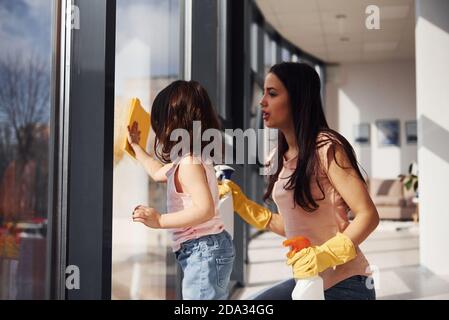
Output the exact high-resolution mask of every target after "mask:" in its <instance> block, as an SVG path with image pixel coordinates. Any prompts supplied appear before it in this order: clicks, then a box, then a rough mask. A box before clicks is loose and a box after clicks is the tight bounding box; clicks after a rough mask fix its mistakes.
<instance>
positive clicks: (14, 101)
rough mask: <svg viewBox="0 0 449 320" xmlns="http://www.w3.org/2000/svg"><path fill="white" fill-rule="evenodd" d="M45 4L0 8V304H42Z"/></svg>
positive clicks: (43, 0)
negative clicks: (23, 301)
mask: <svg viewBox="0 0 449 320" xmlns="http://www.w3.org/2000/svg"><path fill="white" fill-rule="evenodd" d="M51 8H52V1H51V0H14V1H11V0H7V1H0V43H1V44H2V45H1V46H0V299H44V298H45V284H46V279H45V270H46V267H47V265H46V262H47V255H48V254H49V253H48V252H46V251H47V249H46V247H47V244H46V243H47V233H46V230H47V217H48V211H49V210H48V209H49V208H48V200H47V199H48V165H49V162H48V153H49V136H50V132H49V131H50V129H49V119H50V92H51V90H50V89H51V88H50V70H51V69H50V68H51V63H50V61H51V47H52V46H51V34H52V30H51V25H52V23H51V22H52V21H51V20H52V14H51V12H52V10H51Z"/></svg>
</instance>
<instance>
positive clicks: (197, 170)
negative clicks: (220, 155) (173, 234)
mask: <svg viewBox="0 0 449 320" xmlns="http://www.w3.org/2000/svg"><path fill="white" fill-rule="evenodd" d="M193 160H194V159H193V158H192V157H186V158H184V159H183V160H182V161H181V163H180V165H179V167H178V172H177V176H178V181H179V184H180V186H181V188H182V192H183V193H186V194H189V195H190V196H191V197H192V206H191V207H189V208H186V209H184V210H181V211H178V212H174V213H170V214H164V215H162V216H161V217H160V220H159V223H160V227H161V228H163V229H172V228H182V227H189V226H194V225H198V224H200V223H203V222H206V221H207V220H210V219H212V218H213V217H214V216H215V204H214V200H213V199H212V195H211V192H210V189H209V184H208V183H207V178H206V172H205V171H204V168H203V166H202V165H201V164H199V163H198V164H197V163H194V162H193ZM175 181H176V175H175ZM179 191H181V190H179Z"/></svg>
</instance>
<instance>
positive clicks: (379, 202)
mask: <svg viewBox="0 0 449 320" xmlns="http://www.w3.org/2000/svg"><path fill="white" fill-rule="evenodd" d="M368 190H369V193H370V195H371V198H372V200H373V202H374V205H375V206H376V208H377V211H378V213H379V217H380V219H383V220H412V219H413V218H414V215H416V212H417V207H416V204H415V203H414V202H413V197H414V192H413V190H406V189H405V188H404V186H403V184H402V182H401V181H400V180H399V179H379V178H371V179H370V180H369V181H368Z"/></svg>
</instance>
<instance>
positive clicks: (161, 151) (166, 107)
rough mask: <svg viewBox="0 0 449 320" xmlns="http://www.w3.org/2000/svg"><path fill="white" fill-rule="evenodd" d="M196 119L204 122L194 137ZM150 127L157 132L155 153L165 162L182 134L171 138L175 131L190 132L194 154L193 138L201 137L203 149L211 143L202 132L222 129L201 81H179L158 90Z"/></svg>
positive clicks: (168, 159)
mask: <svg viewBox="0 0 449 320" xmlns="http://www.w3.org/2000/svg"><path fill="white" fill-rule="evenodd" d="M193 121H200V122H201V132H198V134H201V136H199V137H194V132H193ZM151 126H152V128H153V130H154V132H155V134H156V139H155V140H154V152H155V154H156V156H157V157H158V158H159V159H160V160H161V161H162V162H165V163H169V162H171V160H170V151H171V150H172V148H173V147H174V146H175V145H176V144H177V143H178V142H179V139H180V137H179V139H178V141H171V140H170V135H171V133H172V131H173V130H175V129H185V130H187V131H188V133H189V136H190V153H192V154H193V151H194V150H193V140H194V139H199V141H200V142H201V151H202V150H203V148H204V147H205V146H206V145H207V144H208V143H209V142H208V141H202V139H201V137H202V135H203V132H204V131H205V130H207V129H220V122H219V119H218V116H217V115H216V113H215V110H214V108H213V106H212V102H211V101H210V98H209V95H208V94H207V91H206V90H205V89H204V88H203V87H202V86H201V85H200V84H199V83H198V82H196V81H183V80H177V81H174V82H172V83H171V84H170V85H168V86H167V87H166V88H164V89H163V90H162V91H161V92H159V93H158V95H157V96H156V98H155V99H154V102H153V106H152V109H151ZM159 146H160V147H161V148H159ZM178 156H181V154H178Z"/></svg>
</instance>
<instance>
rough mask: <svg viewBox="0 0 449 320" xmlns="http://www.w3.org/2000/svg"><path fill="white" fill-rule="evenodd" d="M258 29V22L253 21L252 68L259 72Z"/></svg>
mask: <svg viewBox="0 0 449 320" xmlns="http://www.w3.org/2000/svg"><path fill="white" fill-rule="evenodd" d="M258 29H259V26H258V25H257V24H256V23H254V22H253V23H251V69H252V70H253V71H255V72H257V71H258V70H257V64H258V59H257V56H258V50H257V49H258V48H257V40H258V36H257V33H258Z"/></svg>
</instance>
